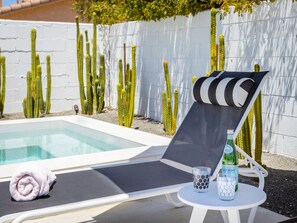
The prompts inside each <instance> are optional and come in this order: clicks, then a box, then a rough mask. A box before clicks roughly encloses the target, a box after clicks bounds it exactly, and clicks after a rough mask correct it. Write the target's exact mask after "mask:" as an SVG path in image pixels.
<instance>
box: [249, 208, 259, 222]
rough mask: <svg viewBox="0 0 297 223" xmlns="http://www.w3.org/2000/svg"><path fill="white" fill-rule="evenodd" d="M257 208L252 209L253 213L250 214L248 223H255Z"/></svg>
mask: <svg viewBox="0 0 297 223" xmlns="http://www.w3.org/2000/svg"><path fill="white" fill-rule="evenodd" d="M257 208H258V207H253V208H251V212H250V215H249V219H248V223H253V222H254V220H255V216H256V212H257Z"/></svg>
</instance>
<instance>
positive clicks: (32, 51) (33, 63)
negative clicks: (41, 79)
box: [31, 29, 36, 80]
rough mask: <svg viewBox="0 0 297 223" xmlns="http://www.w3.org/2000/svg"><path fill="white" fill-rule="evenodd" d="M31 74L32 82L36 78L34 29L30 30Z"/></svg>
mask: <svg viewBox="0 0 297 223" xmlns="http://www.w3.org/2000/svg"><path fill="white" fill-rule="evenodd" d="M31 72H32V80H35V77H36V29H32V30H31Z"/></svg>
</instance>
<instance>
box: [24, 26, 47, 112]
mask: <svg viewBox="0 0 297 223" xmlns="http://www.w3.org/2000/svg"><path fill="white" fill-rule="evenodd" d="M49 67H50V56H49V55H48V56H47V70H50V68H49ZM41 76H42V70H41V65H40V57H39V55H38V54H36V29H32V30H31V71H28V72H27V97H25V98H24V100H23V110H24V115H25V117H26V118H38V117H39V116H40V114H43V113H45V112H46V111H45V107H46V105H47V104H50V101H48V99H50V97H48V96H47V101H46V102H45V101H44V100H43V93H42V77H41ZM50 87H51V84H50V85H48V90H47V92H50Z"/></svg>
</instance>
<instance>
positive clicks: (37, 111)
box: [34, 68, 40, 118]
mask: <svg viewBox="0 0 297 223" xmlns="http://www.w3.org/2000/svg"><path fill="white" fill-rule="evenodd" d="M37 69H39V68H37ZM35 82H36V83H35V87H36V96H35V100H34V117H35V118H38V117H39V115H40V94H38V93H37V92H39V91H40V77H39V76H37V77H36V78H35Z"/></svg>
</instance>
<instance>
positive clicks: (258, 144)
mask: <svg viewBox="0 0 297 223" xmlns="http://www.w3.org/2000/svg"><path fill="white" fill-rule="evenodd" d="M254 70H255V72H260V66H259V64H255V66H254ZM254 113H255V127H256V134H255V160H256V161H257V162H258V163H260V164H262V144H263V127H262V95H261V92H260V94H259V95H258V97H257V99H256V101H255V104H254Z"/></svg>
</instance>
